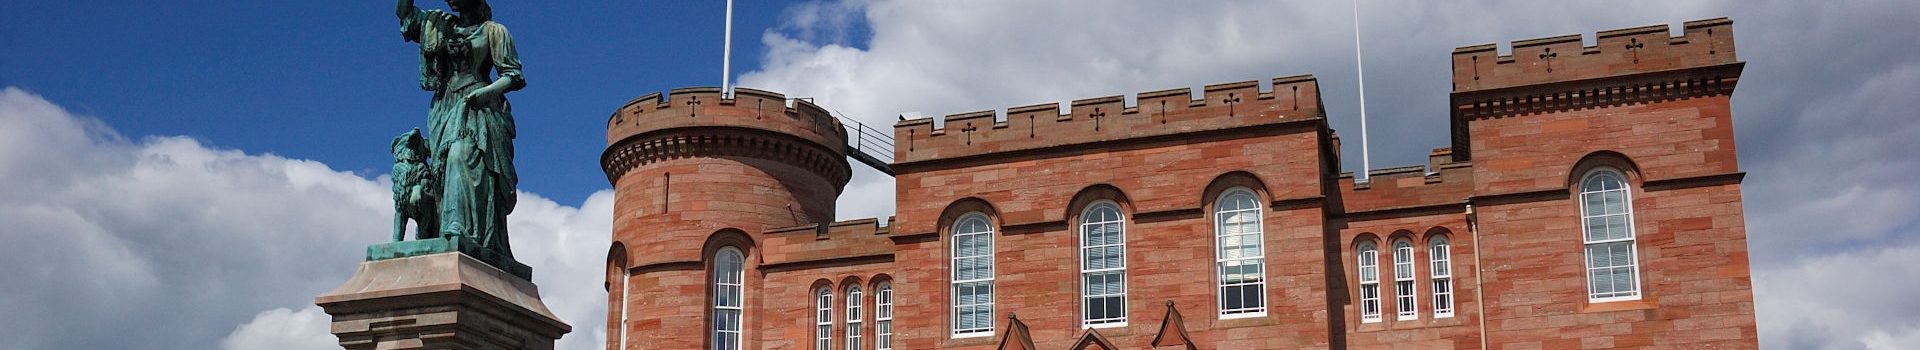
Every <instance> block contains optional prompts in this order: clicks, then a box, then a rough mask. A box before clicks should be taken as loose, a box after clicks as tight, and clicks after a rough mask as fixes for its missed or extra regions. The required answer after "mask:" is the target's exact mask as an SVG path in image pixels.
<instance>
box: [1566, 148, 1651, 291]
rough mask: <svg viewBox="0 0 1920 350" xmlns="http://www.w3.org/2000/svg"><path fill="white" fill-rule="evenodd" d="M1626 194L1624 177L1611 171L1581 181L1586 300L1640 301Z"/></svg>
mask: <svg viewBox="0 0 1920 350" xmlns="http://www.w3.org/2000/svg"><path fill="white" fill-rule="evenodd" d="M1629 194H1630V193H1629V191H1627V182H1626V176H1624V175H1622V174H1621V173H1620V171H1618V170H1614V169H1613V168H1599V169H1594V170H1593V171H1591V172H1588V173H1587V175H1586V177H1585V178H1584V179H1582V180H1580V220H1581V221H1582V225H1581V228H1582V230H1584V231H1585V232H1584V233H1585V235H1584V236H1585V237H1584V238H1585V239H1584V241H1585V242H1586V249H1587V299H1588V300H1589V301H1593V302H1606V301H1617V300H1636V299H1640V278H1639V271H1638V270H1639V268H1638V264H1637V263H1636V262H1637V261H1638V257H1637V256H1636V251H1635V249H1636V247H1635V246H1634V234H1633V198H1632V196H1630V195H1629Z"/></svg>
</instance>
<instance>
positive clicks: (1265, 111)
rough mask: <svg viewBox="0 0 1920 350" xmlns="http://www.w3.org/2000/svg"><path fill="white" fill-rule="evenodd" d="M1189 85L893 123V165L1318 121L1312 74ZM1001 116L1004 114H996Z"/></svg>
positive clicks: (1316, 89)
mask: <svg viewBox="0 0 1920 350" xmlns="http://www.w3.org/2000/svg"><path fill="white" fill-rule="evenodd" d="M1271 86H1272V88H1271V89H1270V90H1265V91H1262V90H1261V86H1260V82H1259V81H1244V82H1237V83H1228V84H1217V85H1209V86H1206V87H1205V88H1204V89H1203V91H1202V93H1201V97H1200V98H1198V99H1195V98H1193V93H1192V91H1191V90H1190V89H1184V88H1182V89H1171V90H1160V91H1152V92H1142V93H1139V94H1135V95H1134V98H1133V100H1134V103H1133V104H1127V98H1126V96H1107V97H1099V98H1089V99H1081V100H1075V101H1073V102H1071V103H1068V104H1067V105H1068V109H1067V110H1065V111H1063V110H1061V107H1060V105H1061V104H1059V103H1047V104H1037V105H1029V106H1021V107H1013V108H1007V109H1005V110H1004V111H995V110H986V111H979V112H971V113H961V114H953V115H948V116H945V117H944V123H943V124H944V125H941V126H940V127H935V123H934V120H933V118H919V119H911V120H904V121H900V122H899V123H896V124H894V140H895V143H894V159H895V164H896V168H912V167H914V166H916V165H919V164H925V162H928V161H935V160H946V159H956V158H967V157H975V156H982V155H989V154H998V153H1006V152H1016V151H1026V150H1037V149H1044V148H1052V147H1061V146H1069V145H1078V144H1087V143H1096V142H1103V141H1116V140H1125V139H1137V138H1149V137H1155V136H1168V135H1176V134H1185V133H1191V132H1197V131H1208V130H1223V129H1234V128H1246V127H1259V126H1265V125H1275V124H1284V123H1290V122H1297V121H1309V120H1322V118H1324V114H1323V113H1322V110H1321V105H1320V89H1319V83H1318V81H1316V80H1315V79H1314V78H1313V76H1307V75H1302V76H1292V77H1282V78H1275V79H1273V80H1272V84H1271ZM1002 115H1004V116H1005V120H1000V116H1002Z"/></svg>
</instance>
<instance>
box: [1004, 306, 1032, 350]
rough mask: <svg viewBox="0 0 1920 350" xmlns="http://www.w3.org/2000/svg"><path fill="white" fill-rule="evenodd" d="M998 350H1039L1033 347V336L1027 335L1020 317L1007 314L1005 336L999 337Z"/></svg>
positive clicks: (1025, 326) (1025, 325) (1025, 327)
mask: <svg viewBox="0 0 1920 350" xmlns="http://www.w3.org/2000/svg"><path fill="white" fill-rule="evenodd" d="M997 349H999V350H1039V349H1035V348H1034V347H1033V336H1032V335H1029V334H1028V333H1027V324H1026V323H1025V322H1020V317H1018V316H1016V315H1014V314H1013V313H1012V312H1008V313H1007V335H1005V336H1001V337H1000V347H999V348H997Z"/></svg>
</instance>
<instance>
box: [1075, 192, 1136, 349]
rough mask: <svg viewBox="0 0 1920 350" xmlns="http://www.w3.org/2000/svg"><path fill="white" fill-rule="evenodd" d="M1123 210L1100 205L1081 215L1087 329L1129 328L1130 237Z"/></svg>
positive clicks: (1082, 290)
mask: <svg viewBox="0 0 1920 350" xmlns="http://www.w3.org/2000/svg"><path fill="white" fill-rule="evenodd" d="M1125 221H1126V220H1125V219H1124V218H1123V217H1121V215H1120V206H1118V205H1114V204H1113V202H1100V203H1096V204H1094V205H1093V206H1090V207H1088V208H1087V210H1086V212H1083V213H1081V214H1080V320H1081V325H1082V326H1085V327H1095V326H1124V325H1126V324H1127V234H1126V227H1125Z"/></svg>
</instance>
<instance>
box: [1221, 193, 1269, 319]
mask: <svg viewBox="0 0 1920 350" xmlns="http://www.w3.org/2000/svg"><path fill="white" fill-rule="evenodd" d="M1213 216H1214V219H1213V223H1214V225H1213V227H1214V245H1215V247H1216V249H1215V252H1214V253H1215V256H1214V265H1215V267H1216V268H1217V269H1218V270H1219V275H1218V276H1217V277H1218V282H1219V290H1220V305H1219V307H1220V318H1236V317H1255V316H1262V315H1266V313H1267V302H1266V293H1267V281H1266V277H1265V276H1266V259H1265V258H1266V252H1265V247H1263V246H1262V243H1261V239H1262V237H1263V236H1262V235H1261V231H1262V226H1261V219H1260V218H1261V211H1260V199H1259V197H1257V196H1255V195H1254V194H1253V191H1249V190H1247V189H1245V188H1235V189H1231V190H1227V191H1226V192H1225V193H1224V194H1222V195H1221V196H1220V200H1219V201H1218V202H1217V203H1214V210H1213Z"/></svg>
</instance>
